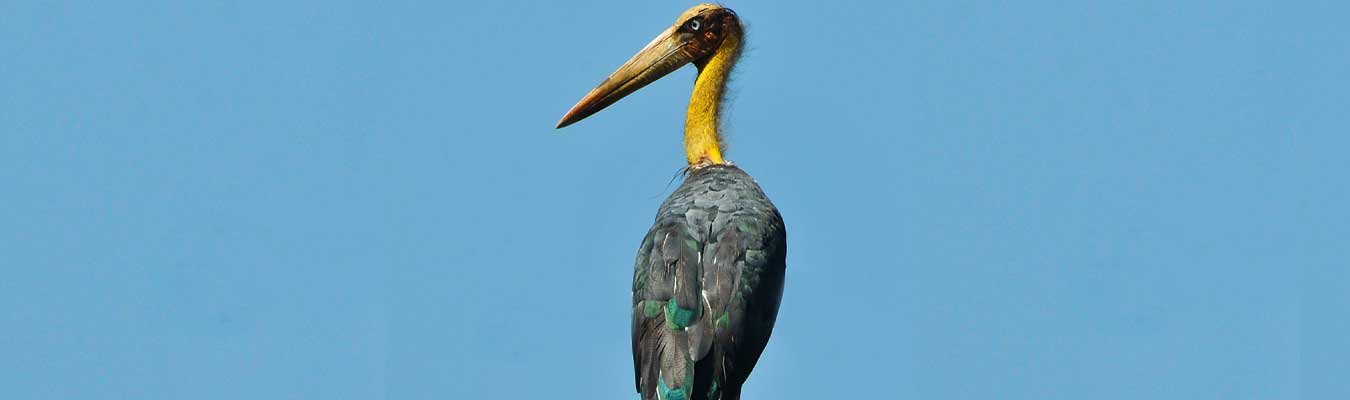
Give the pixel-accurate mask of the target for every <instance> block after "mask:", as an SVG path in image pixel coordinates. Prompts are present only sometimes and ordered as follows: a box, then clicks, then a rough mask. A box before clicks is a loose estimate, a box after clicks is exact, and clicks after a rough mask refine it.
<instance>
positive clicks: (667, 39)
mask: <svg viewBox="0 0 1350 400" xmlns="http://www.w3.org/2000/svg"><path fill="white" fill-rule="evenodd" d="M691 61H693V55H692V54H690V52H689V51H688V50H686V48H685V45H684V43H683V42H682V41H681V40H680V37H679V34H678V33H677V32H676V30H675V27H671V28H670V29H666V31H665V32H661V34H660V35H657V36H656V39H652V42H651V43H648V44H647V47H644V48H642V50H641V51H639V52H638V53H637V54H636V55H633V58H631V59H629V60H628V62H626V63H624V64H623V66H621V67H619V70H617V71H614V73H613V74H610V75H609V77H608V78H605V81H604V82H600V86H596V87H595V89H592V90H591V92H590V93H587V94H586V97H582V98H581V101H579V102H577V105H575V106H572V109H571V110H568V111H567V114H565V115H563V117H562V119H561V120H559V121H558V128H562V127H564V126H568V125H571V124H572V123H575V122H577V121H580V120H582V119H585V118H586V117H589V116H591V114H595V113H597V112H599V111H600V110H603V109H605V107H609V105H610V104H614V102H616V101H619V99H622V98H623V97H624V96H627V95H629V94H631V93H633V92H636V91H637V90H638V89H641V88H642V87H643V86H647V84H649V83H652V82H655V81H656V80H657V79H660V78H661V77H663V76H666V74H669V73H671V72H673V71H675V70H677V69H679V68H680V67H682V66H684V65H685V64H688V63H689V62H691Z"/></svg>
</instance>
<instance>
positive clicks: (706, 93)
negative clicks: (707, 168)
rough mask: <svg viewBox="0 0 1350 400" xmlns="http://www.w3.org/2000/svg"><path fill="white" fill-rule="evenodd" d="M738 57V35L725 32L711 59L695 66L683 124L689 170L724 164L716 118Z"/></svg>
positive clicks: (739, 52) (718, 121)
mask: <svg viewBox="0 0 1350 400" xmlns="http://www.w3.org/2000/svg"><path fill="white" fill-rule="evenodd" d="M740 55H741V35H740V32H728V35H727V36H726V37H725V38H723V39H722V44H721V45H720V46H718V47H717V51H716V52H714V53H713V55H712V57H710V58H709V59H708V61H706V62H704V63H703V64H701V65H699V66H698V79H696V80H695V81H694V95H693V96H692V97H690V99H689V112H688V114H687V115H686V116H685V120H684V153H685V156H686V157H688V159H689V165H690V166H691V167H698V166H703V165H707V164H726V160H725V159H723V158H722V137H721V134H720V133H719V132H718V125H719V124H720V122H721V120H720V115H719V114H720V113H721V111H722V94H723V91H725V89H726V86H727V78H728V77H729V75H731V68H732V67H734V66H735V65H736V59H737V58H738V57H740Z"/></svg>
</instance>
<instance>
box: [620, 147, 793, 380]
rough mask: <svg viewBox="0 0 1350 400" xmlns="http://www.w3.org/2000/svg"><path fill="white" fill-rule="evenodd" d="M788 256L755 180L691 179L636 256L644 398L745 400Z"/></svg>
mask: <svg viewBox="0 0 1350 400" xmlns="http://www.w3.org/2000/svg"><path fill="white" fill-rule="evenodd" d="M786 253H787V244H786V231H785V229H784V228H783V219H782V217H781V216H779V214H778V210H777V209H775V208H774V206H773V203H770V202H769V199H768V197H765V196H764V193H763V192H762V191H761V190H760V188H759V185H757V184H756V183H755V181H754V179H751V178H750V175H747V174H746V173H745V172H744V171H741V169H740V168H737V167H735V166H730V165H713V166H708V167H704V168H700V169H697V170H693V171H691V172H690V174H689V177H688V178H687V179H685V181H684V184H682V185H680V188H679V189H677V190H676V191H675V193H673V194H671V196H670V197H669V198H667V199H666V201H665V203H663V204H662V205H661V209H660V211H658V212H657V216H656V223H655V225H653V226H652V228H651V230H650V231H648V232H647V236H646V238H645V239H643V241H642V246H641V247H640V248H639V250H638V256H637V262H636V266H635V271H634V276H633V364H634V365H633V368H634V373H635V376H636V384H637V390H638V392H640V393H642V394H643V398H644V399H657V398H658V397H657V396H655V395H657V394H659V398H660V399H665V400H670V399H680V398H684V399H704V398H708V399H718V398H728V399H734V398H738V397H739V394H740V389H741V385H742V384H743V383H745V379H746V378H747V377H748V376H749V374H750V370H751V369H752V368H754V366H755V362H756V361H757V360H758V359H759V355H760V353H761V352H762V351H763V350H764V345H765V344H767V343H768V340H769V334H770V333H771V332H772V330H773V324H774V319H775V318H776V317H777V315H778V303H779V299H780V298H781V296H782V293H783V274H784V266H785V257H786ZM722 393H725V394H726V396H721V394H722Z"/></svg>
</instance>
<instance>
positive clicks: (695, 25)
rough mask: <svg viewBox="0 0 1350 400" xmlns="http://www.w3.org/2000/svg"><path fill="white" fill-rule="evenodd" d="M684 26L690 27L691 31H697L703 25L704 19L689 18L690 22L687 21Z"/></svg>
mask: <svg viewBox="0 0 1350 400" xmlns="http://www.w3.org/2000/svg"><path fill="white" fill-rule="evenodd" d="M684 26H685V27H686V28H689V30H691V31H697V30H698V28H701V27H703V21H701V20H699V19H698V18H694V19H691V20H689V22H685V23H684Z"/></svg>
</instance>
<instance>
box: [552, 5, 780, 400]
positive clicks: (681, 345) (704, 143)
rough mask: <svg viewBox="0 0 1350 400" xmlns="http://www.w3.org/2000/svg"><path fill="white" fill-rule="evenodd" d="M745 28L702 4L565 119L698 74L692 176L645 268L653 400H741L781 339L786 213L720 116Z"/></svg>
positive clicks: (691, 119)
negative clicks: (690, 69)
mask: <svg viewBox="0 0 1350 400" xmlns="http://www.w3.org/2000/svg"><path fill="white" fill-rule="evenodd" d="M744 40H745V31H744V28H743V27H742V24H741V20H740V17H739V16H737V14H736V13H735V12H734V11H732V10H731V9H729V8H725V7H722V6H719V5H713V4H699V5H697V6H694V7H692V8H690V9H688V10H686V11H685V12H683V13H681V14H680V16H679V18H677V19H676V21H675V24H674V25H672V26H670V27H669V28H668V29H666V30H664V31H662V32H661V33H660V34H659V35H657V36H656V38H655V39H653V40H652V41H651V42H650V43H648V44H647V45H646V46H645V47H643V48H642V50H640V51H638V53H637V54H636V55H634V56H633V57H632V58H631V59H629V60H628V61H627V62H625V63H624V64H623V65H622V66H620V67H619V69H618V70H616V71H615V72H614V73H613V74H611V75H609V77H607V78H605V80H604V81H602V82H601V83H600V85H599V86H597V87H596V88H595V89H593V90H591V91H590V92H589V93H587V94H586V95H585V96H584V97H583V98H582V99H581V100H580V101H579V102H577V104H576V105H575V106H573V107H572V108H571V109H570V110H568V111H567V113H566V114H564V115H563V117H562V119H561V120H559V121H558V124H557V127H556V128H559V129H560V128H563V127H566V126H568V125H571V124H573V123H576V122H577V121H580V120H582V119H584V118H586V117H588V116H591V115H592V114H595V113H596V112H599V111H600V110H602V109H604V108H605V107H608V106H609V105H611V104H614V102H616V101H619V99H621V98H623V97H624V96H627V95H629V94H632V93H633V92H636V91H637V90H638V89H641V88H642V87H644V86H646V85H648V84H650V83H652V82H654V81H656V80H658V79H660V78H661V77H663V76H666V75H667V74H670V73H671V72H674V71H675V70H677V69H679V68H680V67H682V66H684V65H687V64H693V65H694V66H696V67H697V68H698V75H697V77H696V78H695V80H694V90H693V94H692V95H691V96H690V100H689V107H688V110H687V114H686V117H685V124H684V151H685V158H686V161H687V164H688V165H687V167H686V169H684V171H685V180H684V182H683V183H681V184H680V186H679V187H678V188H677V189H676V190H675V191H674V192H673V193H671V195H670V196H669V197H668V198H666V199H665V201H663V202H662V203H661V206H660V208H659V209H658V211H657V213H656V219H655V222H654V223H653V225H652V227H651V228H650V229H649V230H648V231H647V234H646V236H644V237H643V239H642V244H641V245H640V246H639V248H638V254H637V259H636V260H635V262H634V268H633V269H634V271H633V287H632V294H633V299H632V346H633V372H634V384H635V388H636V389H637V392H638V393H639V395H640V396H641V398H642V399H643V400H703V399H739V398H740V395H741V389H742V387H743V385H744V384H745V381H746V379H747V378H749V376H750V371H751V370H752V369H754V367H755V364H756V363H757V362H758V361H759V357H760V355H761V354H763V352H764V348H765V347H766V345H767V344H768V342H769V336H770V335H771V334H772V333H773V327H774V322H775V321H776V320H777V318H778V308H779V304H780V303H781V302H782V296H783V281H784V275H785V272H786V263H787V230H786V228H785V227H784V224H783V217H782V215H780V213H779V212H778V209H777V208H776V207H774V205H773V203H772V202H771V201H769V198H768V197H767V196H766V195H765V194H764V191H763V189H761V188H760V186H759V184H758V183H757V182H756V181H755V179H754V178H752V177H751V176H750V175H749V174H747V173H746V172H745V171H744V170H742V169H741V168H740V167H737V166H736V165H734V164H732V163H731V162H730V161H728V160H727V159H726V158H725V146H724V144H723V141H722V135H721V130H720V126H721V115H722V107H723V105H724V97H725V93H726V85H727V80H728V77H729V75H730V73H731V71H732V69H733V68H734V67H735V65H736V62H737V60H738V59H739V58H740V55H741V49H742V48H743V47H744V44H743V43H744Z"/></svg>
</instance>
